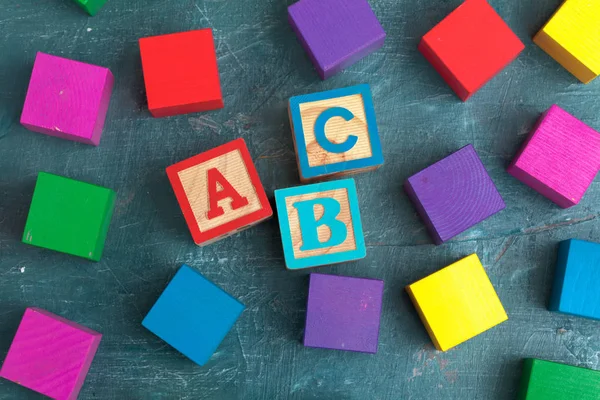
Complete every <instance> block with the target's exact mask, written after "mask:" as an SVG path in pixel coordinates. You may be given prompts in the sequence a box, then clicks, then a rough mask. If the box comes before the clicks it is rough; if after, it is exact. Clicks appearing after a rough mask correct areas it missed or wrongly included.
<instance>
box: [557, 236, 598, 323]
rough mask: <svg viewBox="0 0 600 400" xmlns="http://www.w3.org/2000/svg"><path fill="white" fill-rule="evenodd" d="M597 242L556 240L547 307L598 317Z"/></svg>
mask: <svg viewBox="0 0 600 400" xmlns="http://www.w3.org/2000/svg"><path fill="white" fill-rule="evenodd" d="M599 287H600V244H599V243H592V242H586V241H583V240H576V239H571V240H566V241H563V242H561V243H560V246H559V250H558V259H557V262H556V272H555V274H554V286H553V289H552V296H551V299H550V307H549V308H550V310H551V311H558V312H562V313H565V314H570V315H577V316H580V317H586V318H593V319H597V320H600V291H599V290H598V288H599Z"/></svg>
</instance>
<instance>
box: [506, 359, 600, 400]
mask: <svg viewBox="0 0 600 400" xmlns="http://www.w3.org/2000/svg"><path fill="white" fill-rule="evenodd" d="M598 393H600V372H599V371H594V370H591V369H587V368H580V367H573V366H571V365H566V364H559V363H555V362H551V361H545V360H538V359H533V358H528V359H526V360H525V362H524V364H523V374H522V376H521V384H520V388H519V395H518V400H549V399H552V400H573V399H577V400H597V399H598Z"/></svg>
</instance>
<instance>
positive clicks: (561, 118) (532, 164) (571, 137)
mask: <svg viewBox="0 0 600 400" xmlns="http://www.w3.org/2000/svg"><path fill="white" fill-rule="evenodd" d="M598 170H600V133H598V132H597V131H595V130H594V129H592V128H590V127H589V126H587V125H586V124H585V123H583V122H582V121H580V120H578V119H577V118H575V117H574V116H572V115H571V114H569V113H568V112H566V111H565V110H563V109H562V108H560V107H559V106H557V105H553V106H552V107H550V109H549V110H548V111H546V112H545V113H544V114H543V115H542V116H541V117H540V119H539V121H538V123H537V125H536V127H535V128H534V129H533V131H532V132H531V134H530V136H529V138H528V139H527V141H526V142H525V144H524V145H523V148H522V149H521V151H520V152H519V153H518V154H517V155H516V156H515V159H514V160H513V162H512V163H511V165H510V166H509V168H508V173H509V174H511V175H513V176H514V177H515V178H517V179H519V180H520V181H521V182H523V183H525V184H526V185H528V186H529V187H531V188H532V189H534V190H536V191H538V192H539V193H540V194H542V195H544V196H546V197H547V198H548V199H550V200H552V201H553V202H554V203H556V204H557V205H559V206H560V207H563V208H568V207H572V206H574V205H576V204H578V203H579V202H580V201H581V199H582V197H583V195H584V194H585V192H586V190H587V189H588V187H589V186H590V185H591V183H592V181H593V180H594V178H595V177H596V174H597V173H598Z"/></svg>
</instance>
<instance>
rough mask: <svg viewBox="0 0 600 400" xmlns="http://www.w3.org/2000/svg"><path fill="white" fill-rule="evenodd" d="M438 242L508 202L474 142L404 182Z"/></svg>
mask: <svg viewBox="0 0 600 400" xmlns="http://www.w3.org/2000/svg"><path fill="white" fill-rule="evenodd" d="M404 189H405V190H406V192H407V194H408V196H409V198H410V199H411V201H412V202H413V203H414V205H415V207H416V209H417V211H418V213H419V215H420V216H421V218H422V219H423V221H425V223H426V225H427V229H428V230H429V233H430V234H431V236H432V238H433V241H434V242H435V244H442V243H444V242H446V241H448V240H450V239H452V238H453V237H455V236H456V235H459V234H460V233H462V232H464V231H466V230H467V229H469V228H471V227H473V226H475V225H477V224H478V223H480V222H481V221H483V220H485V219H486V218H488V217H491V216H492V215H494V214H496V213H497V212H499V211H502V210H503V209H504V208H505V207H506V206H505V204H504V201H503V200H502V197H501V196H500V193H498V190H497V189H496V186H495V185H494V182H492V179H491V178H490V176H489V175H488V173H487V171H486V170H485V167H484V166H483V163H482V162H481V160H480V159H479V157H478V156H477V153H476V152H475V149H474V148H473V146H472V145H467V146H465V147H463V148H462V149H460V150H458V151H457V152H455V153H453V154H451V155H449V156H448V157H446V158H444V159H442V160H440V161H438V162H437V163H435V164H433V165H431V166H429V167H427V168H425V169H424V170H422V171H421V172H419V173H417V174H415V175H413V176H411V177H410V178H408V179H407V180H406V182H405V183H404Z"/></svg>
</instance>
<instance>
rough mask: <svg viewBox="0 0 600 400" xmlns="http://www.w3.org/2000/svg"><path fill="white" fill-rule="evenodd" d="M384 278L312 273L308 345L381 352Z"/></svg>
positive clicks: (307, 324)
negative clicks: (380, 327)
mask: <svg viewBox="0 0 600 400" xmlns="http://www.w3.org/2000/svg"><path fill="white" fill-rule="evenodd" d="M382 298H383V281H380V280H376V279H364V278H351V277H348V276H335V275H323V274H311V275H310V288H309V291H308V305H307V307H306V329H305V330H304V345H305V346H307V347H319V348H324V349H336V350H348V351H360V352H363V353H377V344H378V342H379V319H380V317H381V302H382Z"/></svg>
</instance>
